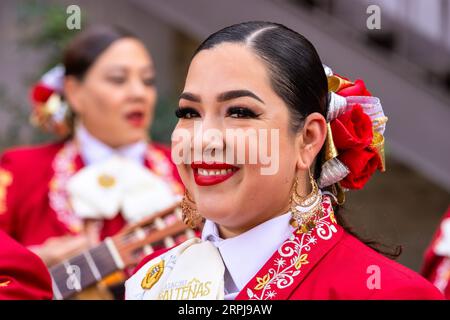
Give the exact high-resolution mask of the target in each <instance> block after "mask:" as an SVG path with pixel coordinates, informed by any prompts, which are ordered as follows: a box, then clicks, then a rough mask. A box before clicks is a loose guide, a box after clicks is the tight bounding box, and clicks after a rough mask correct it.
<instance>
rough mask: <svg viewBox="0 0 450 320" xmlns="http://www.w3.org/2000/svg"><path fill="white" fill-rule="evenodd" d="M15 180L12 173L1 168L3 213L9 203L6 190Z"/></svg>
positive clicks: (0, 199)
mask: <svg viewBox="0 0 450 320" xmlns="http://www.w3.org/2000/svg"><path fill="white" fill-rule="evenodd" d="M12 182H13V176H12V173H11V172H9V171H7V170H5V169H3V168H0V214H3V213H5V212H6V210H7V209H8V208H7V205H6V190H7V189H8V187H9V186H10V185H11V184H12Z"/></svg>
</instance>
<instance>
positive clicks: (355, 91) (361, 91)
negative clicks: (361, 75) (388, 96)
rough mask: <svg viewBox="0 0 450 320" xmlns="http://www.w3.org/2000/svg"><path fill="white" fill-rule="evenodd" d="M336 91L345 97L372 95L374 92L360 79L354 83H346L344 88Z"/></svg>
mask: <svg viewBox="0 0 450 320" xmlns="http://www.w3.org/2000/svg"><path fill="white" fill-rule="evenodd" d="M342 78H343V77H342ZM344 79H345V78H344ZM346 80H348V79H346ZM336 93H337V94H339V95H340V96H343V97H350V96H372V94H371V93H370V92H369V90H367V89H366V85H365V84H364V81H362V80H360V79H358V80H356V81H355V82H354V84H353V85H346V86H345V87H344V88H343V89H341V90H339V91H338V92H336Z"/></svg>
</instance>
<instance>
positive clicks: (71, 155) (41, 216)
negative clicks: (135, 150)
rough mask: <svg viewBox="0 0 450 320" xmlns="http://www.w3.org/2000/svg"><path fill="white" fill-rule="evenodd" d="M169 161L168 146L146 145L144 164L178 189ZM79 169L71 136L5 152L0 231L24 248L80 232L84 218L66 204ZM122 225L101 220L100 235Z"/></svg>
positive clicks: (118, 220) (1, 172) (0, 185)
mask: <svg viewBox="0 0 450 320" xmlns="http://www.w3.org/2000/svg"><path fill="white" fill-rule="evenodd" d="M170 159H171V158H170V150H169V149H168V148H167V147H165V146H162V145H158V144H149V146H148V152H147V155H146V159H145V165H146V167H148V168H149V169H150V170H152V171H153V172H154V173H156V174H157V175H160V176H161V177H163V178H164V179H165V180H166V181H167V182H169V184H170V185H171V186H172V188H173V189H174V191H175V192H178V193H181V192H182V188H183V187H182V184H181V180H180V178H179V176H178V172H177V170H176V167H175V165H174V164H173V163H172V162H171V160H170ZM83 167H84V164H83V161H82V159H81V157H80V155H79V153H78V151H77V147H76V145H75V143H74V142H73V141H72V140H67V141H64V142H59V143H53V144H47V145H41V146H36V147H22V148H15V149H11V150H8V151H6V152H5V153H4V154H3V156H2V157H1V158H0V230H4V231H5V232H6V233H8V234H9V235H10V236H11V237H13V238H15V239H16V240H17V241H18V242H20V243H21V244H23V245H25V246H31V245H39V244H41V243H43V242H44V241H45V240H47V239H48V238H50V237H57V236H63V235H67V234H76V233H78V232H79V231H80V230H81V228H82V221H81V220H80V219H79V218H78V217H77V216H76V215H75V214H74V212H73V211H72V209H71V207H70V205H69V201H68V194H67V191H66V183H67V181H68V179H69V178H70V177H71V176H72V175H73V174H75V173H76V172H77V171H78V170H80V169H81V168H83ZM124 225H125V221H124V219H123V217H122V216H121V215H120V214H119V215H117V216H116V217H115V218H113V219H111V220H104V221H103V227H102V230H101V239H103V238H105V237H108V236H111V235H114V234H115V233H117V232H118V231H119V230H120V229H121V228H122V227H123V226H124Z"/></svg>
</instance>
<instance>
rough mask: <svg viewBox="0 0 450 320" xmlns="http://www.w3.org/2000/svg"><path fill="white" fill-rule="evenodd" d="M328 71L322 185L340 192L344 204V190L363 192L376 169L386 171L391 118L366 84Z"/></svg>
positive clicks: (326, 71)
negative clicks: (386, 149) (386, 144)
mask: <svg viewBox="0 0 450 320" xmlns="http://www.w3.org/2000/svg"><path fill="white" fill-rule="evenodd" d="M324 70H325V74H326V75H327V79H328V91H329V95H328V97H329V99H328V113H327V122H328V124H327V139H326V144H325V157H324V159H323V164H322V173H321V175H320V177H319V186H320V187H321V188H325V187H332V189H333V190H334V191H336V190H337V193H338V195H340V197H339V196H338V202H341V203H342V202H343V201H344V196H343V190H344V189H343V188H345V189H361V188H363V187H364V185H365V184H366V183H367V181H368V180H369V179H370V177H371V176H372V174H373V173H374V172H375V171H376V169H379V170H380V171H385V162H384V137H383V133H384V130H385V126H386V122H387V117H386V116H385V115H384V112H383V108H382V106H381V103H380V100H379V99H378V98H376V97H373V96H372V95H371V93H370V91H369V90H367V88H366V86H365V84H364V81H362V80H359V79H358V80H356V81H355V82H352V81H351V80H350V79H348V78H345V77H342V76H339V75H336V74H333V71H332V70H331V69H330V68H329V67H327V66H324ZM339 198H340V199H339Z"/></svg>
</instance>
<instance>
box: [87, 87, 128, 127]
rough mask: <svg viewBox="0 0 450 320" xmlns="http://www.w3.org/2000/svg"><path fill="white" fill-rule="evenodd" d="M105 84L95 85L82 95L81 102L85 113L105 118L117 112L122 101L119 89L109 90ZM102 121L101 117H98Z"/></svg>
mask: <svg viewBox="0 0 450 320" xmlns="http://www.w3.org/2000/svg"><path fill="white" fill-rule="evenodd" d="M109 87H110V86H107V85H96V86H93V87H92V88H90V90H88V91H87V92H86V94H85V95H84V101H83V104H84V105H85V106H86V107H85V108H84V111H85V114H87V115H97V116H99V117H101V118H103V120H106V119H107V118H109V117H106V116H105V115H108V116H111V115H113V114H114V113H118V111H119V109H120V105H121V102H122V97H121V93H120V90H111V89H110V88H109ZM100 121H102V119H100Z"/></svg>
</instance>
